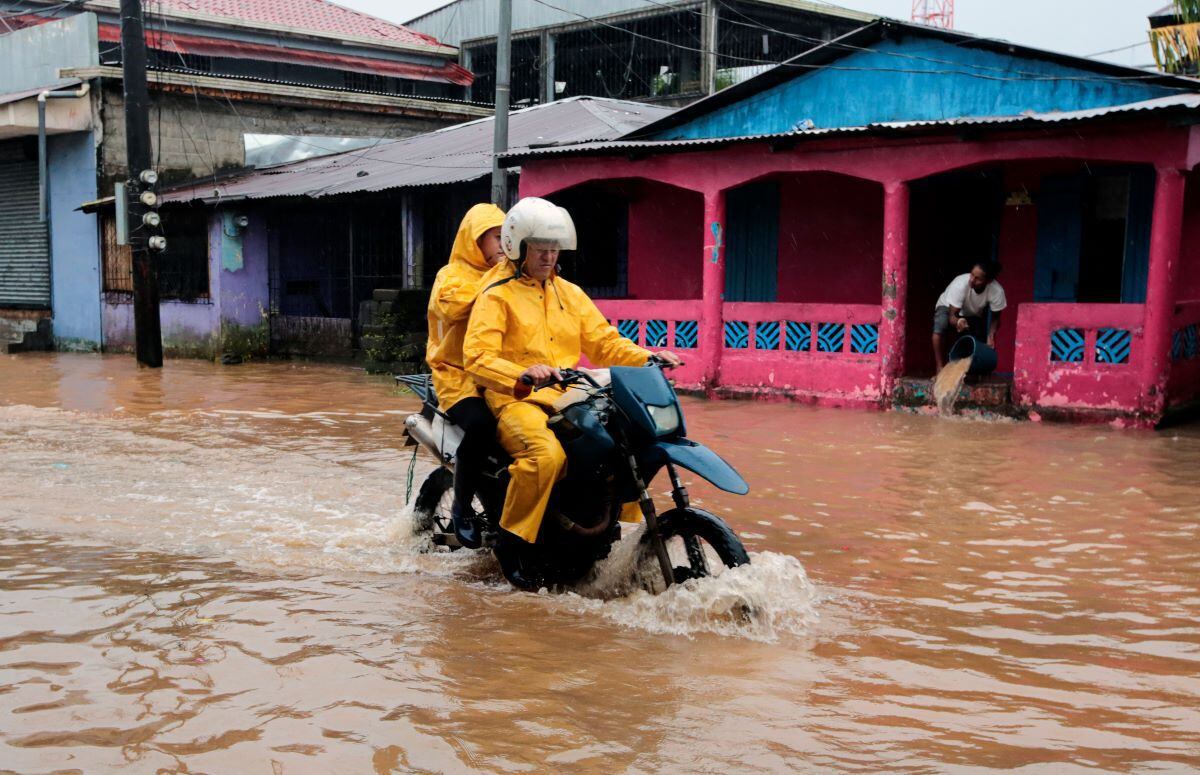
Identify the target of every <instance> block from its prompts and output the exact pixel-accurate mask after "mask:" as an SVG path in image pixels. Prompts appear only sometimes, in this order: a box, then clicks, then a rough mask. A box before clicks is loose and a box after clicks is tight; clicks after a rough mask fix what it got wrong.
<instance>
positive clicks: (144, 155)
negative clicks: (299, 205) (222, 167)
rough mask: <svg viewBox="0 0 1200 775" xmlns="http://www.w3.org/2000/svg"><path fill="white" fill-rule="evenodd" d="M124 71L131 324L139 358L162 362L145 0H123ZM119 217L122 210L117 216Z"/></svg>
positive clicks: (161, 243)
mask: <svg viewBox="0 0 1200 775" xmlns="http://www.w3.org/2000/svg"><path fill="white" fill-rule="evenodd" d="M121 70H122V72H123V75H124V84H125V151H126V158H127V160H128V167H129V180H128V181H127V182H126V183H125V184H124V185H125V187H126V191H127V194H128V200H129V208H128V210H129V211H128V216H127V218H128V230H129V231H128V234H129V245H130V250H131V251H132V253H133V326H134V336H135V339H136V347H137V360H138V363H139V364H141V365H142V366H149V367H151V368H159V367H161V366H162V360H163V355H162V327H161V323H160V322H159V318H158V262H157V260H156V257H155V255H154V253H157V252H158V251H161V250H163V249H165V248H166V240H165V239H164V238H163V236H162V235H161V234H157V233H152V232H156V231H157V227H158V226H159V215H158V213H157V212H156V208H157V207H158V194H157V193H156V192H155V191H154V186H155V184H156V183H157V182H158V173H157V172H155V170H154V168H153V167H152V166H151V150H150V95H149V89H148V88H147V86H146V33H145V29H144V26H143V23H142V4H141V0H121ZM117 217H120V213H118V216H117Z"/></svg>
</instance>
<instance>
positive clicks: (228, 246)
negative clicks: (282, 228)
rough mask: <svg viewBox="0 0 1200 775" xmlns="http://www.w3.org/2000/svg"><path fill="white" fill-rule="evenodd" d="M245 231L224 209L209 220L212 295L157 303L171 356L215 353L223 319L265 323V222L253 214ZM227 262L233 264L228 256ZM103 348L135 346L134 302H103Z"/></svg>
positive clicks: (248, 324) (243, 323) (248, 325)
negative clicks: (237, 257)
mask: <svg viewBox="0 0 1200 775" xmlns="http://www.w3.org/2000/svg"><path fill="white" fill-rule="evenodd" d="M249 217H250V224H249V226H247V227H246V228H244V229H235V228H230V226H229V220H228V219H227V218H225V217H223V215H222V213H221V212H220V211H218V212H215V213H213V215H212V217H211V218H210V219H209V230H208V232H209V233H208V236H209V240H208V277H209V298H207V299H205V300H201V301H193V302H182V301H164V302H162V303H161V304H160V306H159V316H160V321H161V326H162V338H163V347H164V350H166V351H167V352H168V353H169V354H174V355H201V356H206V357H212V356H215V355H216V354H218V353H219V352H220V350H221V347H222V339H221V337H222V323H225V324H227V325H228V324H234V325H236V326H241V327H244V328H252V327H255V326H259V325H261V324H263V323H264V317H263V310H265V309H266V307H267V305H268V298H269V295H268V285H267V239H266V224H265V221H264V220H263V219H261V218H259V217H256V216H254V215H251V216H249ZM239 243H240V257H241V266H240V267H237V268H235V267H236V261H235V262H232V264H231V265H230V266H228V267H223V266H222V258H223V257H226V258H228V256H230V255H231V254H237V253H238V252H239V251H238V250H237V248H238V244H239ZM226 263H230V262H229V261H228V260H227V261H226ZM101 315H102V320H103V330H104V348H105V349H106V350H109V351H123V350H132V349H133V347H134V330H133V304H132V303H129V302H121V303H112V302H108V301H105V302H104V303H103V304H102V309H101Z"/></svg>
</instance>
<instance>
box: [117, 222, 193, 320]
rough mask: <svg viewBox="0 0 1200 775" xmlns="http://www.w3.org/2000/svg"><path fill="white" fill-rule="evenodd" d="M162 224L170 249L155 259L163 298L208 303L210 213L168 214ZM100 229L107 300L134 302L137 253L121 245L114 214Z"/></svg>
mask: <svg viewBox="0 0 1200 775" xmlns="http://www.w3.org/2000/svg"><path fill="white" fill-rule="evenodd" d="M162 220H163V234H164V235H165V236H166V238H167V249H166V250H164V251H163V252H162V253H158V254H156V255H155V259H156V261H157V263H158V295H159V298H160V299H163V300H177V301H207V300H208V298H209V288H208V213H207V211H205V210H199V209H197V210H191V209H185V210H173V211H169V212H164V213H163V219H162ZM100 228H101V261H102V264H103V272H104V295H105V298H106V299H108V300H109V301H125V300H132V298H133V252H132V251H131V249H130V247H129V246H128V245H118V244H117V228H116V220H115V219H114V217H113V215H112V214H111V213H110V214H105V215H104V216H103V217H102V218H101V219H100Z"/></svg>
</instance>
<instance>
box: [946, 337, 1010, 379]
mask: <svg viewBox="0 0 1200 775" xmlns="http://www.w3.org/2000/svg"><path fill="white" fill-rule="evenodd" d="M963 358H972V360H971V368H970V369H968V370H967V373H968V374H991V373H992V372H993V371H995V370H996V365H997V364H998V363H999V362H1000V358H999V356H997V355H996V351H995V350H993V349H992V348H990V347H988V346H987V345H986V344H984V343H983V342H981V341H979V340H978V339H976V338H975V337H973V336H964V337H961V338H960V339H959V340H958V341H957V342H955V343H954V346H953V347H951V348H950V361H951V362H953V361H958V360H962V359H963Z"/></svg>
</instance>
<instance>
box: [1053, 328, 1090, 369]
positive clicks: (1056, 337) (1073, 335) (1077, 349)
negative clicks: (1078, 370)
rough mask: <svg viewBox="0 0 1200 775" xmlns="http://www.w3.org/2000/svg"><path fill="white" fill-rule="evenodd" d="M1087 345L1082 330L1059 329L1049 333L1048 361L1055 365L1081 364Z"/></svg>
mask: <svg viewBox="0 0 1200 775" xmlns="http://www.w3.org/2000/svg"><path fill="white" fill-rule="evenodd" d="M1086 344H1087V340H1086V339H1085V338H1084V335H1083V329H1082V328H1060V329H1058V330H1056V331H1052V332H1051V333H1050V360H1052V361H1054V362H1056V363H1082V362H1083V351H1084V347H1085V346H1086Z"/></svg>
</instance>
